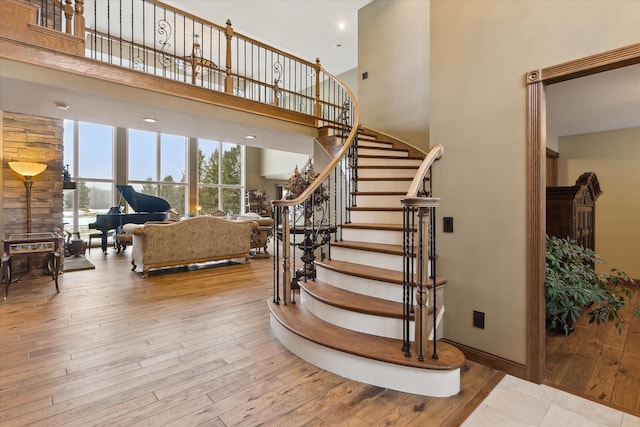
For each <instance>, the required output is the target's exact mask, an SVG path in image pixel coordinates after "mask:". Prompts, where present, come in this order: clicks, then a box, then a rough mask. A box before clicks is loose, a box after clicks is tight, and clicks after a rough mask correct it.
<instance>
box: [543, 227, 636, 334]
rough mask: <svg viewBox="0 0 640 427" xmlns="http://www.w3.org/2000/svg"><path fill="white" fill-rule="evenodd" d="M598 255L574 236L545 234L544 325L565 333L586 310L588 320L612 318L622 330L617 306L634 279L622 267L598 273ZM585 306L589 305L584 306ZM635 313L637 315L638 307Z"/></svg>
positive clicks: (621, 303) (626, 296) (606, 320)
mask: <svg viewBox="0 0 640 427" xmlns="http://www.w3.org/2000/svg"><path fill="white" fill-rule="evenodd" d="M601 262H602V260H601V259H600V257H599V256H598V255H597V254H596V253H594V252H593V251H592V250H591V249H588V248H584V247H582V246H580V245H578V244H577V243H576V242H575V241H574V240H570V239H561V238H558V237H554V236H548V235H547V238H546V275H545V296H546V318H547V328H549V329H553V330H556V331H560V332H563V333H564V334H565V335H568V334H569V333H570V332H571V331H572V330H573V326H572V325H573V323H574V322H575V321H576V320H577V319H578V318H580V317H581V316H582V313H583V311H584V310H585V309H586V310H587V315H588V316H589V323H593V322H595V323H596V325H600V324H603V323H605V322H615V327H616V328H617V330H618V333H622V325H623V322H624V319H623V318H622V316H621V315H620V310H621V309H622V307H623V306H624V304H625V302H626V301H627V298H629V297H630V296H631V295H632V290H631V288H630V286H629V285H636V283H635V282H634V281H633V280H632V279H631V278H629V276H627V274H625V273H624V272H623V271H619V270H616V269H612V270H611V274H598V273H596V271H595V268H594V266H595V264H596V263H601ZM587 307H588V308H587ZM634 315H635V316H639V317H640V310H638V307H635V309H634Z"/></svg>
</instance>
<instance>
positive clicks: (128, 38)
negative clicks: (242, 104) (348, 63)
mask: <svg viewBox="0 0 640 427" xmlns="http://www.w3.org/2000/svg"><path fill="white" fill-rule="evenodd" d="M30 2H31V3H33V4H37V5H39V6H40V10H39V18H38V22H39V23H41V25H44V26H49V27H52V28H56V29H59V30H60V31H66V32H67V33H69V34H72V33H73V34H75V35H76V36H79V31H80V32H82V33H83V34H84V41H85V55H86V56H87V57H90V58H92V59H95V60H98V61H103V62H107V63H109V64H114V65H118V66H121V67H127V68H131V69H134V70H138V71H141V72H144V73H148V74H152V75H156V76H161V77H164V78H167V79H172V80H177V81H181V82H184V83H189V84H192V85H196V86H200V87H204V88H207V89H210V90H212V91H216V92H220V93H225V94H230V95H234V96H236V97H241V98H244V99H248V100H251V101H256V102H260V103H264V104H269V105H272V106H277V107H280V108H284V109H286V110H289V111H295V112H297V113H303V114H307V115H312V116H314V117H316V119H317V123H318V125H325V124H333V125H336V124H342V125H344V124H345V122H346V121H347V119H346V117H353V102H352V100H351V99H350V98H349V95H348V94H347V93H346V92H345V91H344V89H343V88H342V87H341V86H340V84H339V83H338V82H337V81H336V80H335V79H334V78H332V76H331V75H329V74H328V73H327V72H326V71H324V70H323V68H322V67H321V64H320V60H319V59H316V61H315V62H309V61H306V60H304V59H301V58H298V57H296V56H294V55H291V54H289V53H286V52H284V51H282V50H279V49H276V48H273V47H270V46H268V45H266V44H264V43H262V42H260V41H257V40H255V39H252V38H250V37H247V36H244V35H242V34H239V33H237V32H235V31H234V29H233V27H232V26H231V21H230V20H228V21H227V22H226V25H224V26H223V25H218V24H215V23H213V22H209V21H206V20H203V19H201V18H198V17H195V16H193V15H190V14H188V13H186V12H182V11H180V10H178V9H175V8H172V7H171V6H168V5H165V4H163V3H161V2H159V1H155V0H86V1H85V0H65V1H64V2H63V1H59V0H56V1H53V0H31V1H30ZM80 27H81V28H82V30H79V28H80Z"/></svg>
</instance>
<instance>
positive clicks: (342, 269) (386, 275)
mask: <svg viewBox="0 0 640 427" xmlns="http://www.w3.org/2000/svg"><path fill="white" fill-rule="evenodd" d="M315 263H316V265H317V266H318V265H319V266H322V267H324V268H327V269H329V270H333V271H337V272H339V273H343V274H347V275H350V276H356V277H362V278H365V279H371V280H379V281H381V282H387V283H393V284H398V285H402V282H403V273H402V271H397V270H389V269H387V268H381V267H371V266H365V265H362V264H356V263H353V262H349V261H338V260H324V261H316V262H315ZM445 283H447V280H446V279H444V278H442V277H438V278H436V284H437V285H438V286H441V285H444V284H445ZM427 287H429V288H430V287H431V283H428V284H427Z"/></svg>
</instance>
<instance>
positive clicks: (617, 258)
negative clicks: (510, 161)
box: [558, 127, 640, 279]
mask: <svg viewBox="0 0 640 427" xmlns="http://www.w3.org/2000/svg"><path fill="white" fill-rule="evenodd" d="M559 150H560V157H559V158H558V177H559V182H558V184H559V185H574V184H575V182H576V179H577V178H578V177H579V176H580V175H581V174H582V173H584V172H595V173H596V176H597V177H598V182H599V183H600V188H601V189H602V195H600V197H599V198H598V200H597V201H596V253H598V254H599V255H600V256H601V257H602V259H603V260H604V261H605V262H604V263H603V264H600V265H597V266H596V268H597V271H599V272H601V273H605V272H609V271H610V270H611V269H612V268H617V269H619V270H622V271H624V272H626V273H627V274H629V275H630V276H631V277H633V278H637V279H640V127H636V128H630V129H618V130H613V131H608V132H596V133H589V134H583V135H572V136H565V137H561V138H560V143H559Z"/></svg>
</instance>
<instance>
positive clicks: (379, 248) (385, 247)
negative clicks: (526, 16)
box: [331, 240, 403, 256]
mask: <svg viewBox="0 0 640 427" xmlns="http://www.w3.org/2000/svg"><path fill="white" fill-rule="evenodd" d="M331 246H332V247H337V248H349V249H359V250H363V251H370V252H381V253H386V254H392V255H401V256H402V254H403V250H402V245H390V244H388V243H369V242H353V241H347V240H343V241H341V242H333V243H331Z"/></svg>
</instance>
